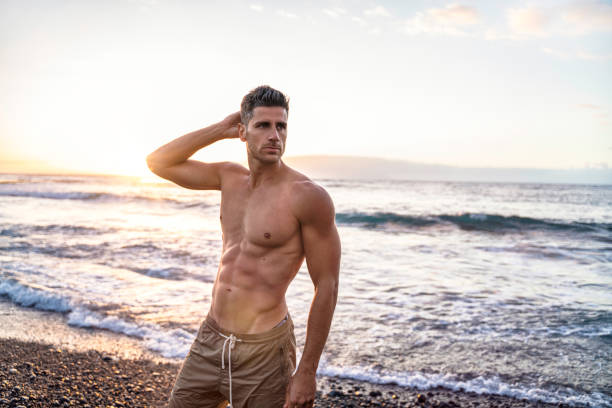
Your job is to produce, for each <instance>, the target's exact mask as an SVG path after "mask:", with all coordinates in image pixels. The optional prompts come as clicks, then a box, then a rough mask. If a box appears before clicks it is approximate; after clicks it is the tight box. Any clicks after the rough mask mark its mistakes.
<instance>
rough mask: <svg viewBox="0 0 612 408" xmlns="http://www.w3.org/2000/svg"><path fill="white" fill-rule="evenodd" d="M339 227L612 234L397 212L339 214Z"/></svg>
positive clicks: (595, 226)
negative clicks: (441, 228)
mask: <svg viewBox="0 0 612 408" xmlns="http://www.w3.org/2000/svg"><path fill="white" fill-rule="evenodd" d="M336 221H337V222H338V223H339V224H347V225H351V224H354V225H359V226H363V227H365V228H383V229H384V228H385V227H387V226H388V225H399V226H403V227H432V226H439V225H448V224H453V225H455V226H457V227H459V228H461V229H463V230H467V231H470V230H477V231H490V232H504V231H523V230H548V231H551V230H553V231H571V232H591V233H600V234H606V235H608V234H610V233H612V223H589V222H578V221H571V222H567V221H557V220H546V219H537V218H531V217H519V216H515V215H512V216H504V215H497V214H480V213H461V214H439V215H422V216H419V215H414V216H413V215H404V214H398V213H393V212H374V213H363V212H346V213H338V214H336Z"/></svg>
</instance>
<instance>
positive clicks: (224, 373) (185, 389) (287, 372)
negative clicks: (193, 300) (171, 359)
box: [169, 315, 296, 408]
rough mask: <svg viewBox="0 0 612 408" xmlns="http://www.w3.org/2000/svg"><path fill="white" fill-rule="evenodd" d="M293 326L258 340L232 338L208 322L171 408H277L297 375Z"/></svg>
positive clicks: (247, 336)
mask: <svg viewBox="0 0 612 408" xmlns="http://www.w3.org/2000/svg"><path fill="white" fill-rule="evenodd" d="M295 349H296V346H295V335H294V333H293V321H292V320H291V317H290V316H289V315H287V318H286V320H284V322H281V324H279V325H277V326H276V327H274V328H272V329H270V330H268V331H266V332H264V333H258V334H239V333H230V332H229V331H227V330H224V329H222V328H221V327H219V325H218V324H217V323H216V322H215V321H214V320H213V319H212V318H211V317H210V316H207V317H206V319H205V320H204V322H203V323H202V325H201V326H200V329H199V330H198V335H197V337H196V339H195V341H194V342H193V344H192V346H191V349H190V350H189V353H188V354H187V357H186V358H185V361H184V362H183V365H182V367H181V369H180V371H179V373H178V375H177V377H176V380H175V383H174V388H173V389H172V393H171V394H170V400H169V407H170V408H179V407H181V408H182V407H198V408H199V407H202V408H205V407H206V408H208V407H210V408H217V407H225V406H226V404H227V402H231V403H232V407H233V408H243V407H248V408H274V407H279V408H280V407H282V406H283V404H284V403H285V392H286V390H287V384H288V382H289V377H290V376H291V374H292V373H293V371H294V369H295V364H296V361H295V358H296V357H295Z"/></svg>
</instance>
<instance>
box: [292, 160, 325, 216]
mask: <svg viewBox="0 0 612 408" xmlns="http://www.w3.org/2000/svg"><path fill="white" fill-rule="evenodd" d="M294 171H295V170H294ZM295 173H296V174H295V175H294V177H293V178H292V180H291V181H290V200H291V208H292V210H293V212H294V214H295V216H296V217H297V218H298V219H299V220H301V221H309V220H313V218H317V219H327V218H329V217H330V216H331V217H332V218H333V216H334V203H333V201H332V199H331V196H330V195H329V193H328V192H327V190H325V188H324V187H323V186H321V185H320V184H317V183H315V182H314V181H312V180H311V179H310V178H308V177H307V176H305V175H303V174H301V173H299V172H297V171H295Z"/></svg>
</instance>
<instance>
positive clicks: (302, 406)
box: [283, 369, 317, 408]
mask: <svg viewBox="0 0 612 408" xmlns="http://www.w3.org/2000/svg"><path fill="white" fill-rule="evenodd" d="M316 389H317V381H316V379H315V374H314V373H312V374H310V373H301V372H300V371H299V369H298V371H297V372H296V373H295V375H293V376H292V377H291V378H290V379H289V385H288V386H287V395H286V397H285V405H283V408H310V407H312V405H313V404H314V398H315V391H316Z"/></svg>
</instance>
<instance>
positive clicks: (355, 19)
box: [351, 16, 368, 26]
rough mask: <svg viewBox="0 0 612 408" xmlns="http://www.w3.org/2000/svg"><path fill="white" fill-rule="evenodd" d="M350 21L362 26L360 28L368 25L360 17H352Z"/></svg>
mask: <svg viewBox="0 0 612 408" xmlns="http://www.w3.org/2000/svg"><path fill="white" fill-rule="evenodd" d="M351 20H353V21H354V22H356V23H357V24H360V25H362V26H364V25H366V24H368V23H366V21H365V20H364V19H363V18H361V17H354V16H353V17H351Z"/></svg>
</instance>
